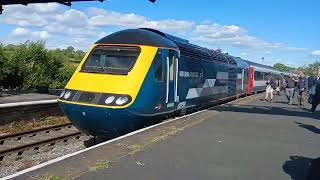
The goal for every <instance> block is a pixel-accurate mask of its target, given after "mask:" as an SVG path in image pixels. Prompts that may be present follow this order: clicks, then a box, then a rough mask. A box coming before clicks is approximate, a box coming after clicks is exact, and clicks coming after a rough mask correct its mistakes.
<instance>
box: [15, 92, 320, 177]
mask: <svg viewBox="0 0 320 180" xmlns="http://www.w3.org/2000/svg"><path fill="white" fill-rule="evenodd" d="M261 98H263V95H262V94H261V95H254V96H249V97H246V98H244V99H240V100H237V101H234V102H231V103H228V104H224V105H220V106H217V107H214V108H211V109H209V110H204V111H201V112H197V113H195V114H192V115H188V116H185V117H181V118H177V119H174V120H169V121H167V122H164V123H162V124H160V125H154V126H151V127H149V128H146V129H143V130H140V131H136V132H133V133H130V134H128V135H125V136H122V137H119V138H117V139H114V140H110V141H107V142H104V143H102V144H98V145H95V146H93V147H90V148H87V149H85V150H83V151H81V152H77V153H74V154H71V155H67V156H63V157H60V158H58V159H55V160H52V161H49V162H47V163H44V164H40V165H39V166H36V167H32V168H30V169H26V170H24V171H21V172H20V173H17V174H15V175H13V176H10V177H11V178H14V179H37V178H39V179H41V178H62V179H63V178H66V179H69V178H70V179H73V178H74V179H119V180H120V179H131V180H132V179H137V180H138V179H139V180H143V179H146V180H149V179H153V180H157V179H159V180H163V179H190V180H194V179H224V180H229V179H230V180H231V179H232V180H234V179H245V180H257V179H259V180H260V179H268V180H269V179H277V180H290V179H293V180H303V179H305V177H306V175H307V172H308V169H309V168H310V162H311V160H312V159H314V158H318V157H320V151H319V149H320V112H319V108H318V110H317V111H318V112H315V113H311V112H309V111H308V110H307V109H301V108H298V107H297V106H294V105H287V104H286V100H285V98H284V96H276V97H275V99H274V102H273V103H269V102H265V101H261ZM307 108H309V107H307Z"/></svg>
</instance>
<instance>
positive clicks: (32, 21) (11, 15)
mask: <svg viewBox="0 0 320 180" xmlns="http://www.w3.org/2000/svg"><path fill="white" fill-rule="evenodd" d="M21 6H22V5H11V6H7V7H6V8H5V13H3V14H2V15H1V17H0V22H2V23H5V24H11V25H18V26H30V27H31V26H32V27H41V26H44V25H46V24H48V23H49V22H48V17H51V15H52V14H53V13H56V12H57V10H58V7H59V5H58V4H56V3H49V4H41V5H40V4H31V5H28V6H27V7H21Z"/></svg>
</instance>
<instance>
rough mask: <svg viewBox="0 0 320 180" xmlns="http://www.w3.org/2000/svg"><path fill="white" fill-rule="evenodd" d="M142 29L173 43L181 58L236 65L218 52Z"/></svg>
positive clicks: (171, 36)
mask: <svg viewBox="0 0 320 180" xmlns="http://www.w3.org/2000/svg"><path fill="white" fill-rule="evenodd" d="M142 29H144V30H147V31H151V32H154V33H156V34H159V35H161V36H162V37H165V38H167V39H169V40H171V41H173V42H174V43H175V44H176V45H177V46H178V48H179V50H180V54H182V55H183V56H187V57H189V58H194V59H201V60H207V61H215V62H218V63H224V64H229V65H236V64H237V63H236V61H235V60H234V59H233V58H232V56H229V55H228V54H224V53H221V52H220V51H215V50H212V49H208V48H205V47H201V46H198V45H195V44H191V43H189V41H188V40H186V39H182V38H179V37H176V36H173V35H170V34H166V33H163V32H161V31H158V30H155V29H150V28H142Z"/></svg>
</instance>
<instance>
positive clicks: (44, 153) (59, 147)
mask: <svg viewBox="0 0 320 180" xmlns="http://www.w3.org/2000/svg"><path fill="white" fill-rule="evenodd" d="M89 138H90V137H89V136H82V137H81V138H80V140H75V139H73V140H71V141H70V142H68V143H62V142H61V143H57V144H56V145H55V146H52V147H40V151H39V152H38V153H34V152H32V153H31V152H30V154H28V153H29V152H25V155H22V157H21V158H20V159H19V160H15V159H17V156H10V157H9V156H8V157H5V159H4V160H3V161H0V178H1V177H5V176H8V175H11V174H13V173H15V172H18V171H21V170H23V169H26V168H29V167H32V166H35V165H38V164H40V163H43V162H46V161H49V160H51V159H55V158H58V157H61V156H63V155H67V154H70V153H73V152H76V151H79V150H82V149H85V148H86V146H85V145H84V142H85V141H86V140H88V139H89ZM41 148H43V149H42V150H41Z"/></svg>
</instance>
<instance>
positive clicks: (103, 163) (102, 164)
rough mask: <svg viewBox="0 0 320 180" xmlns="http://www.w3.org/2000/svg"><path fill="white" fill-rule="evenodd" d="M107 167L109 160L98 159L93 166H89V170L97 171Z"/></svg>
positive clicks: (109, 163)
mask: <svg viewBox="0 0 320 180" xmlns="http://www.w3.org/2000/svg"><path fill="white" fill-rule="evenodd" d="M109 167H111V161H100V162H97V163H96V165H95V166H93V167H90V169H89V170H90V171H97V170H101V169H108V168H109Z"/></svg>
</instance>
